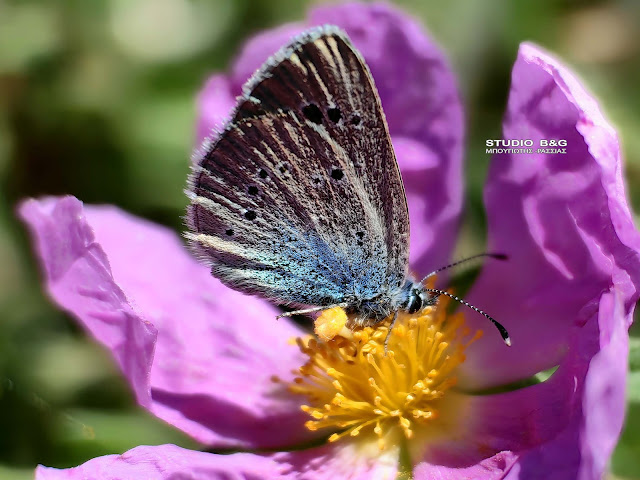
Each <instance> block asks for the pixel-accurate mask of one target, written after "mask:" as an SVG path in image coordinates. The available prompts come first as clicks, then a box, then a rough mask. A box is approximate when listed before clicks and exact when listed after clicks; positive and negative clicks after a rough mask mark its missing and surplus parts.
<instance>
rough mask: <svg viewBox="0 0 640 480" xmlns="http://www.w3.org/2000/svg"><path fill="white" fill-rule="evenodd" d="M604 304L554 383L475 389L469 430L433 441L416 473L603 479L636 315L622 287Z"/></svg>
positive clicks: (618, 422)
mask: <svg viewBox="0 0 640 480" xmlns="http://www.w3.org/2000/svg"><path fill="white" fill-rule="evenodd" d="M598 307H599V308H598V311H597V312H595V313H594V314H593V315H592V317H591V318H590V319H589V320H588V321H587V322H586V324H585V325H584V326H583V328H582V329H581V330H580V333H579V335H578V336H576V337H574V338H573V339H572V342H571V344H570V348H569V353H568V354H567V356H566V358H565V359H564V360H563V362H562V364H561V365H560V367H559V368H558V370H557V371H556V372H555V373H554V374H553V375H552V376H551V378H550V379H548V380H547V381H546V382H543V383H540V384H537V385H534V386H531V387H527V388H523V389H520V390H515V391H512V392H507V393H502V394H493V395H479V396H468V397H467V398H466V405H465V407H464V409H463V410H461V411H462V412H464V418H463V419H462V420H461V424H462V425H464V426H465V428H464V430H463V432H462V433H460V434H458V435H452V436H451V437H450V438H448V439H447V440H446V441H443V442H440V443H438V444H436V445H431V446H429V447H427V450H426V452H425V453H423V454H422V456H421V457H420V458H421V460H420V461H419V462H418V464H417V465H416V467H415V470H414V473H415V478H416V480H420V479H429V478H442V479H451V480H453V479H463V478H488V479H490V478H503V475H505V473H508V475H507V477H506V478H509V479H514V480H515V479H518V480H528V479H542V478H544V479H547V478H548V479H554V480H556V479H557V480H570V479H576V478H579V479H585V480H587V479H590V480H591V479H593V480H595V479H600V478H601V477H602V474H603V472H604V471H605V468H606V466H607V462H608V459H609V458H610V456H611V453H612V451H613V448H614V447H615V444H616V442H617V439H618V437H619V435H620V431H621V429H622V424H623V420H624V405H625V378H626V362H625V361H622V362H621V361H620V358H621V357H622V358H624V359H626V357H627V351H628V335H627V321H628V320H629V318H628V314H627V313H626V312H625V307H624V303H623V301H622V298H621V295H620V294H619V292H618V291H616V290H613V289H612V290H611V291H610V292H607V293H605V294H603V295H602V296H601V298H600V300H599V305H598Z"/></svg>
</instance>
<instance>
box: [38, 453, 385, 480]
mask: <svg viewBox="0 0 640 480" xmlns="http://www.w3.org/2000/svg"><path fill="white" fill-rule="evenodd" d="M389 453H393V455H389V454H385V455H376V456H370V455H369V456H365V455H363V454H362V449H360V450H358V449H357V448H354V445H353V444H346V445H324V446H322V447H317V448H311V449H308V450H301V451H293V452H286V453H277V454H275V455H254V454H250V453H234V454H232V455H215V454H212V453H205V452H196V451H193V450H186V449H183V448H180V447H177V446H175V445H159V446H153V447H150V446H141V447H136V448H134V449H132V450H129V451H128V452H126V453H124V454H122V455H107V456H104V457H98V458H94V459H92V460H89V461H88V462H86V463H84V464H83V465H80V466H79V467H75V468H69V469H64V470H62V469H57V468H49V467H43V466H39V467H38V468H37V469H36V477H35V478H36V480H75V479H78V480H84V479H88V478H91V479H96V480H121V479H125V478H126V479H132V478H144V479H145V480H147V479H148V480H162V479H177V478H180V479H183V478H184V479H187V478H189V479H203V480H204V479H234V480H262V479H274V478H281V479H289V480H325V479H327V478H338V479H345V480H347V479H348V480H368V479H371V478H377V479H381V480H392V479H394V478H395V476H396V472H397V451H394V452H389Z"/></svg>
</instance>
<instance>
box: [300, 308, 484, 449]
mask: <svg viewBox="0 0 640 480" xmlns="http://www.w3.org/2000/svg"><path fill="white" fill-rule="evenodd" d="M446 304H447V299H445V298H441V299H440V301H439V305H438V306H437V307H435V306H433V307H427V308H425V309H423V310H422V311H421V312H418V313H417V314H414V315H408V314H403V313H400V316H399V318H398V321H397V322H396V324H395V326H394V328H393V330H392V331H391V336H390V338H389V343H388V351H387V352H386V353H385V348H384V341H385V338H386V336H387V332H388V330H389V324H390V319H387V320H385V321H384V322H381V323H380V324H378V325H376V326H375V327H365V328H362V329H360V330H357V331H354V332H352V333H351V334H349V333H345V330H342V331H341V334H340V335H337V336H335V337H334V338H332V339H330V340H320V341H319V340H316V339H313V338H309V339H307V340H303V339H297V343H298V346H299V348H300V350H301V351H302V352H303V353H304V354H306V355H307V356H308V357H309V360H308V361H307V362H306V363H305V364H304V365H303V366H302V367H300V368H299V371H298V372H295V373H296V374H297V375H298V377H296V378H295V379H294V381H293V383H291V384H290V385H289V389H290V390H291V391H292V392H294V393H297V394H301V395H305V396H306V397H307V400H308V403H307V404H306V405H303V406H302V410H303V411H305V412H307V413H308V414H309V415H310V416H311V420H309V421H307V422H306V423H305V426H306V427H307V428H308V429H309V430H318V429H321V428H330V429H332V430H334V431H335V432H336V433H333V434H332V435H331V436H330V437H329V441H330V442H334V441H336V440H338V439H340V438H343V437H346V436H352V437H355V436H358V435H360V434H361V433H369V434H371V433H373V434H375V435H376V436H377V442H378V446H379V448H380V449H381V450H382V449H384V448H385V444H386V443H388V442H389V441H392V442H393V441H397V438H398V434H399V433H401V434H403V435H404V437H405V438H407V439H410V438H412V437H413V436H414V433H415V431H416V429H418V428H422V427H424V426H427V425H429V424H430V423H432V422H434V421H435V420H436V419H438V417H439V414H440V413H441V412H440V411H441V408H440V406H439V405H442V402H441V399H442V398H443V397H444V395H445V393H446V392H447V391H448V390H449V389H451V388H452V387H453V386H454V385H455V384H456V381H457V379H456V377H455V375H454V374H455V369H456V367H457V366H458V365H459V364H461V363H462V362H464V359H465V355H464V350H465V348H466V347H467V346H468V345H469V344H470V343H471V342H473V341H474V340H476V339H477V338H479V337H480V335H481V333H482V332H476V334H475V335H473V336H470V332H469V330H468V328H466V327H464V317H463V316H462V314H456V315H447V313H446ZM348 337H350V338H348ZM465 338H466V339H467V340H466V341H463V339H465Z"/></svg>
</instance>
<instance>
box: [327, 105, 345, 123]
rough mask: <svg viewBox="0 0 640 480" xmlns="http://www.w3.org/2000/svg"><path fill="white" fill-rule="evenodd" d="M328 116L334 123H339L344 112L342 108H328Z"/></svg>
mask: <svg viewBox="0 0 640 480" xmlns="http://www.w3.org/2000/svg"><path fill="white" fill-rule="evenodd" d="M327 116H328V117H329V120H331V121H332V122H333V123H338V122H339V121H340V119H341V118H342V113H340V110H339V109H338V108H330V109H329V110H327Z"/></svg>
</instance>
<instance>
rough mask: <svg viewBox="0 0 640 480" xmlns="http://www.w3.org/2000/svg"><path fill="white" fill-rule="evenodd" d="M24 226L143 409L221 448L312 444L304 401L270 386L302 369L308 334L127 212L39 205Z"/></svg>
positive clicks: (31, 205) (56, 284)
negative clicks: (302, 343) (301, 347)
mask: <svg viewBox="0 0 640 480" xmlns="http://www.w3.org/2000/svg"><path fill="white" fill-rule="evenodd" d="M21 215H22V217H23V219H24V220H25V221H26V222H27V224H28V225H29V227H30V229H31V231H32V233H33V235H34V237H35V240H36V243H37V247H38V253H39V256H40V259H41V261H42V264H43V268H44V270H45V271H46V279H45V280H46V283H47V288H48V289H49V291H50V293H51V295H52V297H53V299H54V300H55V301H56V302H58V303H59V304H60V305H61V306H62V307H63V308H65V309H66V310H67V311H69V312H70V313H72V314H73V315H74V316H75V317H76V318H78V319H79V320H80V321H81V322H82V324H83V325H85V326H86V328H88V329H89V330H90V331H91V333H92V334H93V335H94V336H95V337H96V339H97V340H98V341H99V342H101V343H103V344H104V345H105V346H106V347H107V348H109V349H110V350H111V351H112V352H113V355H114V356H115V358H116V360H117V361H118V364H119V365H120V367H121V369H122V371H123V373H124V374H125V375H126V377H127V379H128V380H129V381H130V382H131V384H132V387H133V389H134V391H135V392H136V394H137V397H138V401H139V403H140V404H141V405H143V406H145V407H146V408H149V409H150V410H151V411H152V412H153V413H155V414H156V415H157V416H159V417H160V418H162V419H164V420H166V421H167V422H169V423H171V424H173V425H175V426H176V427H178V428H180V429H181V430H183V431H185V432H187V433H188V434H190V435H191V436H193V437H194V438H196V439H197V440H199V441H201V442H204V443H208V444H212V445H218V446H242V447H273V446H278V445H290V444H291V443H296V442H299V441H300V440H301V439H303V438H306V437H307V436H308V434H309V433H308V432H307V431H306V430H305V429H304V427H303V422H304V420H305V419H306V416H305V414H303V413H302V412H301V411H300V409H299V402H300V401H301V399H299V398H293V397H292V396H290V395H288V394H286V393H284V392H282V388H281V386H280V385H277V384H275V383H274V382H273V381H272V379H271V378H272V376H279V377H281V378H283V379H289V378H291V374H290V371H291V370H292V369H294V368H297V367H298V366H300V365H301V364H302V363H303V359H302V357H301V354H300V353H299V351H298V349H297V348H296V347H295V346H293V345H291V344H289V343H288V341H289V339H291V338H292V337H295V336H299V335H301V334H302V332H301V331H300V330H299V329H298V328H297V327H295V326H294V325H293V324H291V323H290V322H288V321H287V320H279V321H276V320H275V315H276V314H277V311H276V310H275V308H273V307H271V306H270V305H268V304H267V303H265V302H263V301H261V300H259V299H256V298H253V297H246V296H244V295H242V294H240V293H237V292H234V291H232V290H230V289H228V288H226V287H224V286H223V285H222V284H220V282H219V281H217V280H216V279H214V278H212V277H211V275H210V274H209V272H208V269H207V268H206V267H204V266H202V265H200V264H198V263H197V262H196V261H195V260H193V258H192V257H191V256H190V255H189V254H188V253H187V251H186V249H185V248H184V247H183V245H182V243H181V242H180V240H179V239H178V237H177V235H175V234H174V233H173V232H171V231H169V230H167V229H166V228H163V227H160V226H157V225H154V224H152V223H150V222H147V221H144V220H141V219H138V218H135V217H133V216H131V215H128V214H125V213H123V212H122V211H120V210H118V209H117V208H114V207H86V208H84V209H83V208H82V204H81V203H80V202H79V201H78V200H76V199H75V198H72V197H67V198H63V199H46V200H43V201H41V202H37V201H34V200H30V201H28V202H25V203H24V204H23V206H22V207H21ZM85 215H86V218H85ZM94 232H95V237H94ZM125 295H126V296H125ZM156 329H157V332H158V333H157V342H156V343H155V355H153V354H152V352H153V347H154V339H155V331H156ZM149 395H150V396H149Z"/></svg>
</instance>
